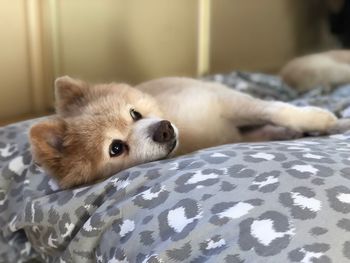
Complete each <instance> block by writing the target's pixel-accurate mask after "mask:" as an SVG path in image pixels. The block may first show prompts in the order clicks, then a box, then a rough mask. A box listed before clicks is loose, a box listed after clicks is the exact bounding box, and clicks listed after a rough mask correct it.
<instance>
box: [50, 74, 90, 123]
mask: <svg viewBox="0 0 350 263" xmlns="http://www.w3.org/2000/svg"><path fill="white" fill-rule="evenodd" d="M88 86H89V85H88V84H87V83H86V82H84V81H82V80H79V79H73V78H71V77H69V76H64V77H60V78H57V79H56V81H55V98H56V111H57V113H58V114H60V115H62V116H67V115H72V114H74V113H75V111H76V110H77V109H79V106H83V105H84V104H85V103H86V92H87V91H86V90H87V88H88Z"/></svg>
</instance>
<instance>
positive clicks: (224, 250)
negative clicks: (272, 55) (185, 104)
mask: <svg viewBox="0 0 350 263" xmlns="http://www.w3.org/2000/svg"><path fill="white" fill-rule="evenodd" d="M30 124H31V122H23V123H19V124H16V125H13V126H8V127H5V128H3V129H1V135H0V158H1V177H0V223H1V229H2V231H1V232H0V262H24V261H26V260H28V259H30V258H38V259H40V260H43V261H45V262H95V261H97V262H108V261H109V260H110V262H347V261H348V260H350V236H349V235H347V233H349V232H350V220H349V219H348V214H349V213H350V181H349V180H350V179H349V178H350V177H349V176H348V172H349V169H348V166H347V160H350V152H349V153H347V152H345V151H334V149H339V148H344V146H345V145H346V144H349V145H350V134H343V135H334V136H330V137H323V138H304V139H301V140H296V141H281V142H268V143H254V144H236V145H224V146H220V147H216V148H211V149H206V150H201V151H198V152H196V153H193V154H190V155H187V156H184V157H180V158H176V159H170V160H163V161H158V162H153V163H147V164H144V165H140V166H137V167H134V168H131V169H128V170H125V171H123V172H120V173H119V174H116V175H115V176H112V177H111V178H108V179H106V180H105V181H103V182H101V183H98V184H95V185H91V186H86V187H81V188H77V189H74V190H60V189H59V187H58V186H57V185H56V183H55V181H54V180H53V179H51V178H50V177H49V176H47V175H46V174H45V173H44V172H43V171H42V170H41V169H40V168H39V167H37V166H36V165H35V164H34V163H32V161H31V157H30V154H29V145H28V142H27V139H26V136H27V134H26V133H27V131H28V127H29V125H30ZM13 134H15V135H13ZM10 149H13V150H10ZM279 149H283V151H281V150H279ZM9 156H11V158H8V157H9ZM209 156H211V157H209ZM218 158H220V161H219V159H218ZM320 159H324V160H325V162H324V163H321V162H320ZM315 180H322V183H320V182H318V183H316V181H315ZM113 260H114V261H113Z"/></svg>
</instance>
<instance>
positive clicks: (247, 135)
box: [240, 124, 304, 142]
mask: <svg viewBox="0 0 350 263" xmlns="http://www.w3.org/2000/svg"><path fill="white" fill-rule="evenodd" d="M240 131H241V136H242V140H243V141H245V142H261V141H281V140H293V139H298V138H301V137H304V133H303V132H298V131H295V130H291V129H289V128H286V127H281V126H274V125H269V124H268V125H264V126H262V127H258V128H255V129H252V130H241V129H240Z"/></svg>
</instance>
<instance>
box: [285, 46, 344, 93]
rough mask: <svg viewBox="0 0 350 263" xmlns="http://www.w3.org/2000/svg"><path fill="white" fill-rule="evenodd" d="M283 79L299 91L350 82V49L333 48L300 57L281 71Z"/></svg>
mask: <svg viewBox="0 0 350 263" xmlns="http://www.w3.org/2000/svg"><path fill="white" fill-rule="evenodd" d="M280 75H281V77H282V79H283V80H284V81H285V82H286V83H287V84H288V85H289V86H291V87H293V88H296V89H298V90H299V91H302V92H304V91H307V90H310V89H311V88H314V87H316V86H319V85H322V86H325V87H328V88H332V86H335V85H339V84H344V83H350V50H331V51H327V52H323V53H317V54H311V55H306V56H303V57H298V58H295V59H293V60H292V61H290V62H289V63H287V65H285V66H284V67H283V68H282V70H281V73H280Z"/></svg>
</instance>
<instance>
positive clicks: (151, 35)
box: [0, 0, 322, 120]
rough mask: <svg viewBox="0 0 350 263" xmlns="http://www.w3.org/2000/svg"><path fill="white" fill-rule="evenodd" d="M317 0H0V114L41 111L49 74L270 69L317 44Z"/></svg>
mask: <svg viewBox="0 0 350 263" xmlns="http://www.w3.org/2000/svg"><path fill="white" fill-rule="evenodd" d="M316 2H317V3H318V1H317V0H310V1H304V0H265V1H261V0H250V1H244V0H176V1H175V0H144V1H141V0H127V1H125V0H59V1H57V0H1V1H0V33H1V42H0V79H1V87H0V120H1V119H2V120H3V119H6V118H13V117H15V116H21V115H23V114H25V113H29V114H43V113H45V112H47V111H48V110H49V109H50V108H52V106H53V87H52V86H53V81H54V78H55V77H57V76H60V75H65V74H68V75H72V76H77V77H81V78H84V79H86V80H90V81H94V82H97V81H125V82H129V83H138V82H141V81H144V80H148V79H151V78H156V77H160V76H167V75H186V76H198V75H199V74H203V73H213V72H227V71H231V70H234V69H244V70H259V71H267V72H275V71H277V70H278V69H279V68H280V67H281V66H282V65H283V64H284V63H285V62H286V61H288V60H289V59H291V58H292V57H294V56H296V55H299V54H302V53H305V52H307V51H310V50H315V49H317V48H319V43H320V42H322V41H320V36H319V30H320V23H319V20H318V15H316V14H317V13H316V12H315V10H316V9H315V8H314V6H313V4H312V3H316ZM311 11H312V14H313V16H310V15H309V14H310V12H311Z"/></svg>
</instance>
